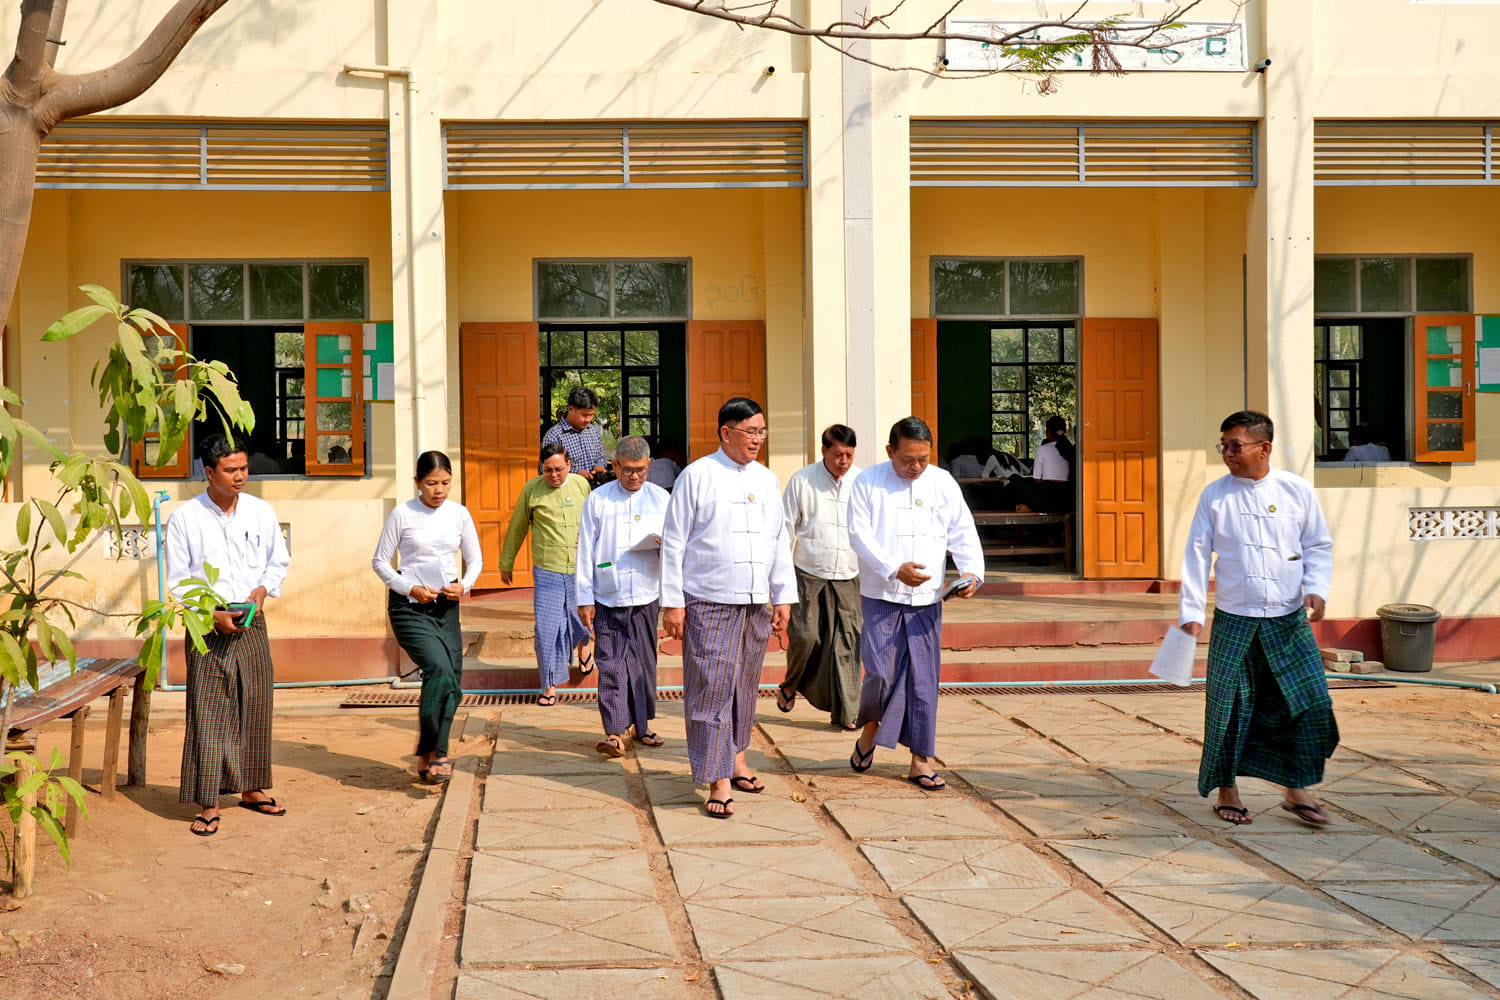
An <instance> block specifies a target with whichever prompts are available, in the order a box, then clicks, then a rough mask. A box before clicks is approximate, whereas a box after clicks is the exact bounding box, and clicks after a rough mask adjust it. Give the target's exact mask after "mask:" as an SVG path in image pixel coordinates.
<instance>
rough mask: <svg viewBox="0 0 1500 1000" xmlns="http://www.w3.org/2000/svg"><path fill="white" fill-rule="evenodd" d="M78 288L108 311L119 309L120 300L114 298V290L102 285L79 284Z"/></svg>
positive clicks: (117, 310)
mask: <svg viewBox="0 0 1500 1000" xmlns="http://www.w3.org/2000/svg"><path fill="white" fill-rule="evenodd" d="M78 290H79V291H80V292H82V293H83V294H85V295H87V296H88V297H89V298H90V299H92V300H93V301H94V302H95V303H97V304H99V305H101V306H103V307H104V308H106V309H108V310H109V311H110V312H119V311H120V300H119V299H117V298H115V293H114V292H111V291H110V290H109V289H108V288H105V287H104V286H103V285H79V286H78Z"/></svg>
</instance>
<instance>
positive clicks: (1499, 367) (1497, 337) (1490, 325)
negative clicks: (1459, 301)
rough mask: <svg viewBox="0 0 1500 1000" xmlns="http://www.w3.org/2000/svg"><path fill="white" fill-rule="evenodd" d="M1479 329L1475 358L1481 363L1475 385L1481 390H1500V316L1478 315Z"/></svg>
mask: <svg viewBox="0 0 1500 1000" xmlns="http://www.w3.org/2000/svg"><path fill="white" fill-rule="evenodd" d="M1474 322H1475V323H1476V324H1477V326H1478V329H1477V330H1476V331H1475V332H1476V333H1477V334H1478V337H1476V338H1475V339H1476V341H1477V343H1476V344H1475V345H1474V346H1475V351H1474V354H1475V359H1476V361H1477V363H1478V365H1479V377H1478V378H1477V379H1475V380H1474V381H1475V387H1476V388H1477V389H1478V390H1479V391H1480V392H1500V316H1476V317H1474Z"/></svg>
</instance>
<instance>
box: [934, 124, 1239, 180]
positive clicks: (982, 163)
mask: <svg viewBox="0 0 1500 1000" xmlns="http://www.w3.org/2000/svg"><path fill="white" fill-rule="evenodd" d="M1256 154H1257V150H1256V131H1255V125H1254V124H1253V123H1249V122H1243V123H1242V122H1208V123H1159V124H1157V123H1149V122H1147V123H1131V124H1120V123H1114V122H1108V123H1106V122H1098V123H1093V122H1070V123H1052V122H1047V123H1029V122H1013V121H1012V122H1005V121H993V122H992V121H938V120H928V121H914V122H912V126H911V183H912V186H913V187H1076V186H1080V185H1087V186H1092V187H1253V186H1254V185H1255V183H1256Z"/></svg>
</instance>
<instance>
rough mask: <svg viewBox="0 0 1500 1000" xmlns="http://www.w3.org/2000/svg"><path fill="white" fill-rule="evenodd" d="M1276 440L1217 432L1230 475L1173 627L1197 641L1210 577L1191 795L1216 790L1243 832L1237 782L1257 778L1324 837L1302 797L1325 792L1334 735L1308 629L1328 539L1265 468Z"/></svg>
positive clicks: (1296, 488)
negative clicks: (1320, 788)
mask: <svg viewBox="0 0 1500 1000" xmlns="http://www.w3.org/2000/svg"><path fill="white" fill-rule="evenodd" d="M1274 436H1275V427H1274V425H1272V423H1271V418H1270V417H1268V416H1266V415H1265V414H1264V413H1257V412H1255V411H1254V410H1242V411H1240V412H1239V413H1231V414H1230V415H1229V416H1228V417H1226V418H1224V422H1223V424H1222V425H1220V427H1219V454H1220V455H1221V456H1223V458H1224V464H1225V466H1227V467H1228V469H1229V474H1228V475H1227V476H1223V477H1221V478H1219V479H1216V480H1214V481H1213V482H1212V483H1210V484H1209V485H1208V486H1207V487H1206V488H1205V489H1204V490H1203V495H1202V497H1201V498H1200V499H1199V501H1198V510H1197V513H1196V514H1194V515H1193V523H1192V526H1191V527H1190V528H1189V529H1188V545H1187V552H1186V553H1185V554H1184V556H1183V559H1182V595H1181V598H1180V601H1179V605H1178V608H1179V610H1178V619H1177V620H1178V624H1179V626H1180V627H1181V628H1182V630H1183V631H1184V632H1187V633H1188V634H1189V635H1192V636H1197V635H1199V634H1200V633H1201V632H1202V631H1203V622H1204V614H1205V610H1206V607H1207V604H1208V574H1209V568H1210V566H1211V565H1212V566H1213V574H1214V624H1213V629H1212V631H1211V632H1210V635H1209V643H1208V691H1207V694H1208V697H1207V702H1206V705H1205V708H1204V724H1203V759H1202V762H1201V763H1200V764H1199V766H1198V794H1199V795H1202V796H1205V797H1207V795H1208V793H1209V792H1211V791H1214V790H1215V789H1217V790H1218V800H1217V803H1216V804H1215V806H1214V811H1215V812H1216V813H1218V815H1219V818H1220V819H1222V820H1224V821H1225V822H1226V823H1233V824H1235V825H1240V824H1244V823H1249V822H1250V821H1251V818H1252V817H1251V815H1250V811H1249V810H1248V809H1246V808H1245V803H1244V802H1243V801H1242V800H1241V799H1240V793H1239V789H1238V788H1237V787H1236V781H1235V779H1236V778H1237V777H1238V776H1239V775H1242V774H1244V775H1250V776H1252V777H1256V778H1263V779H1265V780H1266V781H1271V782H1275V783H1276V784H1278V785H1281V786H1282V787H1283V789H1284V790H1285V791H1284V793H1283V803H1282V808H1283V809H1285V810H1286V811H1287V812H1290V813H1291V814H1292V815H1293V816H1294V817H1295V818H1296V819H1297V820H1299V821H1300V822H1302V823H1305V824H1306V825H1308V826H1312V827H1319V828H1321V827H1325V826H1327V825H1328V823H1329V818H1328V814H1327V813H1325V812H1323V810H1322V809H1321V808H1319V806H1318V803H1317V801H1316V800H1315V799H1314V798H1313V797H1312V796H1311V795H1310V794H1308V792H1307V788H1308V786H1310V785H1315V784H1317V783H1318V782H1320V781H1322V780H1323V762H1324V761H1325V760H1327V759H1328V758H1329V757H1331V756H1333V751H1334V749H1335V748H1336V747H1337V746H1338V742H1339V728H1338V723H1337V722H1335V721H1334V718H1333V701H1332V699H1330V698H1329V697H1328V683H1327V681H1325V680H1324V676H1323V657H1322V654H1321V653H1319V651H1318V643H1317V640H1316V639H1315V638H1313V633H1312V628H1311V626H1309V625H1308V622H1309V621H1318V620H1319V619H1321V618H1322V617H1323V610H1324V602H1325V601H1326V600H1327V597H1328V589H1329V585H1330V584H1331V583H1332V581H1333V539H1332V537H1331V536H1330V535H1329V533H1328V524H1327V522H1326V521H1324V519H1323V508H1322V507H1321V506H1320V505H1319V504H1318V497H1317V494H1315V493H1314V492H1313V488H1312V485H1311V484H1310V483H1308V481H1307V480H1305V479H1302V478H1300V477H1298V476H1294V475H1292V474H1291V473H1290V472H1285V471H1283V470H1281V469H1273V468H1272V467H1271V447H1272V439H1273V438H1274ZM1215 556H1217V557H1218V563H1217V565H1214V557H1215Z"/></svg>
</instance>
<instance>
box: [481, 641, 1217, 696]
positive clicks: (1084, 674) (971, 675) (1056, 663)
mask: <svg viewBox="0 0 1500 1000" xmlns="http://www.w3.org/2000/svg"><path fill="white" fill-rule="evenodd" d="M1155 655H1156V645H1155V644H1150V645H1143V644H1137V645H1110V646H1090V647H1072V648H1067V649H1059V648H1057V647H1050V646H1040V647H999V648H990V649H983V650H969V651H952V652H945V653H944V654H943V666H942V680H944V681H960V682H967V683H975V684H979V683H994V682H998V681H1058V680H1137V679H1141V678H1146V677H1149V676H1150V671H1149V668H1150V666H1151V660H1152V658H1153V657H1155ZM1207 656H1208V647H1207V646H1206V645H1200V646H1199V648H1198V664H1197V666H1196V667H1195V668H1194V674H1195V676H1198V677H1202V676H1203V675H1204V671H1205V669H1206V667H1207ZM598 676H599V675H598V672H597V671H596V672H594V673H592V674H590V675H589V676H587V677H580V676H579V674H578V671H577V669H574V670H573V672H572V675H571V679H570V681H569V683H568V684H566V685H565V687H567V688H595V687H597V686H598ZM785 676H786V653H785V652H783V651H782V650H779V649H778V650H775V651H772V652H768V653H767V654H766V661H765V667H764V669H763V671H762V673H761V683H763V684H775V683H777V682H779V681H780V680H781V679H782V678H783V677H785ZM656 681H657V684H659V685H661V686H663V687H672V686H677V685H680V684H681V683H682V657H681V656H680V655H678V654H676V653H667V652H666V651H665V650H664V651H663V652H662V654H661V656H660V659H659V660H658V661H657V668H656ZM536 684H537V674H536V661H535V660H534V659H532V658H531V657H507V658H503V659H489V658H486V659H482V660H481V659H474V658H469V659H465V660H464V673H463V686H464V689H465V690H468V691H473V690H514V689H526V688H534V687H536Z"/></svg>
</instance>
